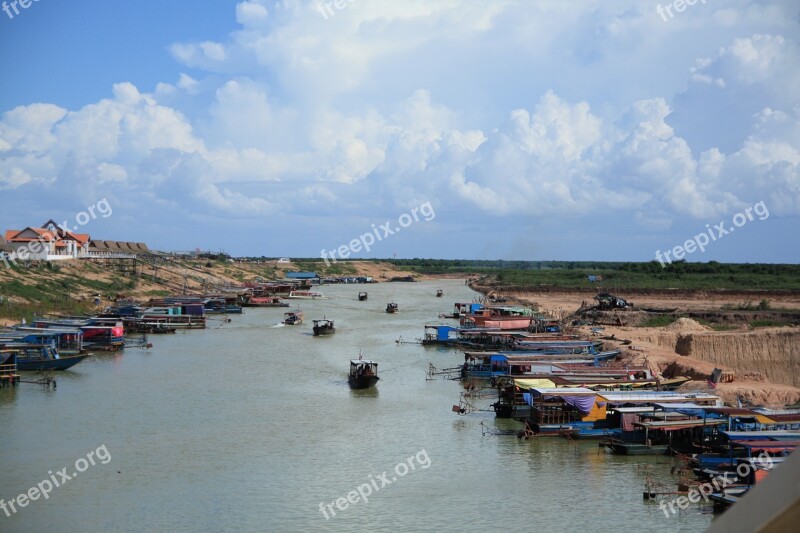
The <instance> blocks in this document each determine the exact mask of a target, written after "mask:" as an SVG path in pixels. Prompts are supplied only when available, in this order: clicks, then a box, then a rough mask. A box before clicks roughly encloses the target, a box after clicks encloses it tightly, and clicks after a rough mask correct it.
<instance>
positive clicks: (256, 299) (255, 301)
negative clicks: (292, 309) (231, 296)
mask: <svg viewBox="0 0 800 533" xmlns="http://www.w3.org/2000/svg"><path fill="white" fill-rule="evenodd" d="M242 307H289V304H287V303H286V302H284V301H283V300H281V299H280V297H278V296H251V297H250V298H249V299H248V300H247V301H245V302H243V303H242Z"/></svg>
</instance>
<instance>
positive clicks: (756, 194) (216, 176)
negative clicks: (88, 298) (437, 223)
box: [0, 0, 800, 229]
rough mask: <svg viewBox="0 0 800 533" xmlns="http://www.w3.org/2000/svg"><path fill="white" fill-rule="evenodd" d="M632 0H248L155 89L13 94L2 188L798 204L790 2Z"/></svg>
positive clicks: (216, 205)
mask: <svg viewBox="0 0 800 533" xmlns="http://www.w3.org/2000/svg"><path fill="white" fill-rule="evenodd" d="M622 4H624V5H622ZM622 4H620V5H617V3H615V4H614V5H613V6H612V5H610V4H609V3H607V2H601V1H599V0H596V1H587V2H582V3H580V5H572V3H570V5H569V6H567V5H566V4H564V3H561V2H552V3H537V4H535V5H534V4H531V3H529V2H523V1H521V0H519V1H518V0H504V1H497V2H490V3H485V2H472V1H469V0H443V1H441V2H434V3H432V2H429V1H425V0H409V1H407V2H402V3H398V2H366V1H365V2H352V3H350V4H348V5H347V7H346V8H345V9H341V10H335V11H334V13H333V14H332V15H330V14H328V15H324V14H323V13H320V11H319V9H318V4H317V3H316V2H311V1H305V0H282V1H281V2H267V1H265V0H247V1H243V2H240V3H239V4H238V5H237V6H236V9H235V13H232V16H234V15H235V19H236V22H237V23H238V24H239V25H240V28H239V29H238V30H237V31H235V32H233V33H232V34H231V35H230V36H229V38H228V39H223V40H221V41H219V42H217V41H210V40H200V41H198V42H188V43H175V44H174V45H172V46H171V48H170V52H171V54H172V56H173V57H174V58H175V59H176V60H178V61H179V62H180V63H181V69H180V71H177V72H176V73H175V77H174V78H173V81H171V82H170V81H164V82H162V83H160V84H158V85H157V86H156V87H154V88H153V90H152V91H151V92H147V90H146V89H144V88H140V87H136V86H134V85H133V84H131V83H128V82H121V83H118V84H116V85H115V86H114V87H113V88H112V93H113V94H112V95H111V96H110V97H109V98H106V99H103V100H100V101H98V102H94V103H90V104H88V105H86V106H84V107H83V108H81V109H77V110H67V109H62V108H61V107H58V106H55V105H52V104H47V103H38V104H32V105H27V106H21V107H18V108H15V109H11V110H8V111H6V112H5V113H4V114H3V115H2V119H0V188H3V189H6V190H19V191H24V190H25V188H26V187H29V188H33V187H37V186H47V187H54V188H55V187H59V188H60V187H62V186H63V185H65V184H66V185H71V186H72V188H71V189H70V190H73V191H74V194H76V195H81V194H101V193H104V191H107V190H112V191H115V192H116V193H117V194H120V195H123V194H124V195H127V196H126V197H127V198H131V197H136V198H141V199H142V201H143V202H149V203H150V204H151V205H164V206H170V209H175V210H183V211H185V212H191V213H195V214H196V213H197V212H198V211H203V210H207V211H208V212H210V213H215V214H217V215H219V216H226V217H255V216H260V215H270V214H276V213H281V214H304V213H312V212H313V213H319V212H320V210H323V209H324V210H326V212H328V213H331V214H333V213H338V214H337V216H341V212H355V211H356V210H357V211H358V213H359V214H361V215H363V214H364V213H365V212H366V213H369V212H375V213H378V212H380V213H385V212H386V211H387V210H389V209H400V208H405V207H406V206H409V205H419V203H422V202H424V201H427V200H432V201H433V202H434V203H436V205H437V206H438V207H437V214H440V216H439V220H447V219H448V217H451V218H450V220H453V221H457V220H459V217H463V212H464V209H465V208H468V209H470V210H474V211H472V212H475V213H480V215H482V216H487V217H513V220H528V221H533V220H536V219H537V218H538V217H541V216H543V215H544V216H553V215H560V216H563V217H565V218H576V219H577V218H581V217H587V216H591V215H592V213H624V214H625V215H626V216H633V220H636V221H637V223H640V224H641V226H642V227H644V228H654V229H663V228H664V227H666V226H669V223H668V221H669V220H674V219H676V218H684V217H689V218H695V219H707V218H708V217H712V216H717V215H719V214H723V213H729V212H731V211H732V210H734V209H738V208H739V207H740V206H742V205H745V204H748V205H749V204H751V203H753V202H754V201H758V200H761V199H769V201H770V202H773V203H774V205H775V209H774V212H775V213H776V214H779V215H782V216H797V215H800V178H798V164H800V126H799V124H800V117H799V114H800V102H799V101H798V96H797V95H798V94H800V69H797V66H798V64H800V48H799V47H798V43H797V42H796V41H794V40H793V39H792V38H790V37H789V36H788V35H791V33H792V30H794V33H795V34H796V29H797V21H796V20H795V21H791V18H790V17H788V14H790V13H791V9H790V6H789V5H788V4H784V3H782V2H775V3H773V4H771V5H762V3H752V2H747V1H745V0H734V1H732V2H731V3H729V4H727V5H726V6H724V7H721V6H700V5H698V6H695V7H694V8H693V11H692V12H691V13H689V12H687V13H683V14H682V15H681V17H678V18H675V20H674V21H671V22H670V23H669V24H665V23H664V22H663V20H661V18H660V17H659V16H658V14H657V13H656V12H655V10H654V9H653V8H652V6H644V5H643V4H641V3H640V2H633V1H631V2H623V3H622ZM701 29H702V32H701ZM709 43H710V44H711V46H709ZM771 205H772V204H771ZM336 208H338V209H339V211H338V212H337V211H336V210H335V209H336ZM332 216H333V215H332Z"/></svg>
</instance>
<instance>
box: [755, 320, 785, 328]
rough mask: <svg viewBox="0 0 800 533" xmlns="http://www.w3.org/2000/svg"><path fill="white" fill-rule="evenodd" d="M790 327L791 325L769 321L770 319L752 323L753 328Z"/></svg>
mask: <svg viewBox="0 0 800 533" xmlns="http://www.w3.org/2000/svg"><path fill="white" fill-rule="evenodd" d="M788 325H789V324H787V323H785V322H779V321H777V320H769V319H756V320H751V321H750V327H751V328H774V327H783V326H788Z"/></svg>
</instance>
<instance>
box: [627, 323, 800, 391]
mask: <svg viewBox="0 0 800 533" xmlns="http://www.w3.org/2000/svg"><path fill="white" fill-rule="evenodd" d="M643 329H647V330H651V329H653V328H643ZM629 336H630V338H631V339H633V340H634V341H635V342H647V343H650V344H653V345H655V346H658V347H661V348H666V349H668V350H672V351H674V352H675V353H677V354H678V355H682V356H685V357H688V358H691V359H693V360H696V361H704V362H708V363H711V364H713V365H715V366H718V367H730V368H733V369H735V370H736V371H738V372H743V373H754V374H761V375H763V376H764V377H765V378H767V379H768V380H769V381H771V382H773V383H783V384H785V385H792V386H795V387H797V386H800V328H769V329H764V330H756V331H742V332H739V331H729V332H716V331H694V332H675V331H669V330H667V329H666V328H665V330H664V331H655V332H653V331H646V332H645V331H643V332H638V331H631V332H629Z"/></svg>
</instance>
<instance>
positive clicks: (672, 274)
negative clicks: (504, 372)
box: [387, 259, 800, 310]
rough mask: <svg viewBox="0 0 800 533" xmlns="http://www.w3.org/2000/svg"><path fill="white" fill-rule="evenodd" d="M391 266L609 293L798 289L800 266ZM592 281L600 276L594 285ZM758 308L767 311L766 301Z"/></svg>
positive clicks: (412, 262) (426, 262)
mask: <svg viewBox="0 0 800 533" xmlns="http://www.w3.org/2000/svg"><path fill="white" fill-rule="evenodd" d="M387 262H389V263H391V264H393V265H395V266H396V267H398V268H403V269H407V270H412V271H415V272H419V273H423V274H443V273H465V274H484V275H487V276H488V278H487V280H486V281H494V282H496V283H497V284H499V285H501V286H503V285H504V286H509V287H510V286H515V287H537V286H549V287H563V288H581V287H599V288H608V289H614V290H615V289H625V288H638V289H732V290H800V265H777V264H738V263H737V264H733V263H718V262H716V261H710V262H708V263H688V262H686V261H677V262H674V263H671V264H668V265H666V266H663V267H662V266H661V265H660V264H659V263H658V262H657V261H650V262H649V263H621V262H593V261H466V260H440V259H397V260H388V261H387ZM589 276H598V280H597V281H595V282H591V281H589ZM756 308H759V309H762V310H763V309H768V308H769V302H768V301H766V300H764V301H762V302H761V303H760V304H758V306H757V307H756Z"/></svg>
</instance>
